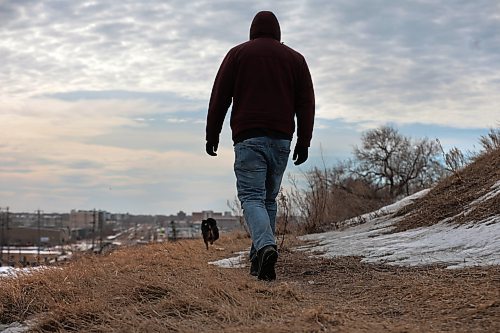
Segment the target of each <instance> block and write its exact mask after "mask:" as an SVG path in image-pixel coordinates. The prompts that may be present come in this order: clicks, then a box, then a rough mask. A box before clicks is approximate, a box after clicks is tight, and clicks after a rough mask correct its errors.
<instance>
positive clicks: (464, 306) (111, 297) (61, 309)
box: [0, 235, 500, 332]
mask: <svg viewBox="0 0 500 333" xmlns="http://www.w3.org/2000/svg"><path fill="white" fill-rule="evenodd" d="M248 246H249V240H248V239H247V238H245V237H237V236H234V235H231V236H223V237H222V238H221V239H220V240H219V241H218V242H217V247H222V248H224V249H223V250H216V248H214V247H212V248H211V249H210V251H206V250H205V249H204V244H203V242H202V241H201V240H193V241H180V242H177V243H163V244H155V245H147V246H141V247H133V248H125V249H122V250H119V251H116V252H114V253H111V254H109V255H106V256H98V257H84V258H80V259H79V260H77V261H75V262H72V263H69V264H68V265H66V266H61V267H58V268H54V269H50V270H44V271H40V272H37V273H33V274H31V275H25V276H22V277H19V278H13V279H0V300H1V303H0V321H1V322H2V323H10V322H13V321H15V320H18V321H24V320H27V319H34V322H36V324H35V325H34V326H33V327H32V331H33V332H216V331H217V332H322V331H328V332H423V331H425V332H441V331H452V332H495V331H498V330H500V322H499V318H500V294H499V292H500V289H499V286H500V269H499V268H498V267H492V268H474V269H467V270H454V271H451V270H444V269H441V268H439V267H427V268H421V269H409V268H396V267H389V266H383V265H367V264H362V263H360V260H359V258H343V259H335V260H324V259H318V258H316V259H315V258H308V257H306V256H305V255H304V254H302V253H297V252H290V251H283V252H282V253H281V255H280V261H279V262H278V266H277V272H278V280H277V281H276V282H273V283H268V282H261V281H258V280H256V279H255V278H254V277H252V276H250V275H249V274H248V268H239V269H224V268H220V267H216V266H212V265H207V262H208V261H212V260H217V259H221V258H226V257H229V256H232V253H233V252H234V251H239V250H241V249H244V248H247V247H248Z"/></svg>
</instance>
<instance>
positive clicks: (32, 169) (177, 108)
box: [0, 0, 500, 214]
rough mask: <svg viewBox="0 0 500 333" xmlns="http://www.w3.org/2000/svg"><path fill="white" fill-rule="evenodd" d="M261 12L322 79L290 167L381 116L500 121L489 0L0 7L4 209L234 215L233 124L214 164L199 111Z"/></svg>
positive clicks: (447, 123) (329, 151) (424, 129)
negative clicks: (301, 147) (312, 119)
mask: <svg viewBox="0 0 500 333" xmlns="http://www.w3.org/2000/svg"><path fill="white" fill-rule="evenodd" d="M260 10H271V11H273V12H274V13H275V14H276V16H277V17H278V20H279V21H280V24H281V30H282V41H283V42H284V43H285V44H287V45H288V46H290V47H292V48H294V49H296V50H297V51H299V52H301V53H302V54H303V55H304V56H305V57H306V59H307V62H308V64H309V67H310V70H311V74H312V77H313V81H314V85H315V92H316V102H317V110H316V111H317V113H316V114H317V117H316V123H315V131H314V134H313V141H312V143H311V149H310V154H311V158H310V160H309V161H308V162H307V163H305V164H304V165H302V166H300V167H299V168H297V167H295V166H293V164H292V163H289V167H288V171H287V172H292V173H297V172H302V171H306V170H307V169H309V168H311V167H313V166H314V165H320V164H322V161H321V158H320V155H321V151H322V154H323V159H324V160H325V161H326V163H334V162H335V161H336V160H342V159H345V158H347V157H349V155H350V153H351V151H352V147H353V145H355V144H357V143H358V142H359V141H358V140H359V137H360V133H361V132H362V131H364V130H367V129H370V128H375V127H377V126H380V125H382V124H392V125H394V126H395V127H397V128H398V129H399V130H400V132H402V133H403V134H405V135H409V136H412V137H414V138H420V137H424V136H427V137H429V138H439V139H440V140H441V142H442V143H443V144H444V145H445V148H449V147H452V146H457V147H459V148H462V149H473V148H474V146H477V139H478V137H479V136H480V135H483V134H486V133H487V132H488V129H489V128H490V127H497V126H498V124H499V123H500V93H499V92H500V2H499V1H497V0H475V1H468V0H467V1H465V0H464V1H458V0H456V1H452V0H449V1H439V0H420V1H396V0H393V1H389V0H364V1H356V0H335V1H331V0H319V1H305V0H295V1H293V0H291V1H217V0H210V1H209V0H195V1H185V0H182V1H180V0H179V1H177V0H173V1H155V0H151V1H139V0H120V1H118V0H114V1H113V0H110V1H70V0H67V1H63V0H57V1H35V0H33V1H31V0H10V1H9V0H0V64H1V65H0V207H2V208H5V207H6V206H9V207H10V209H11V210H13V211H34V210H35V209H42V210H44V211H45V212H53V211H56V212H68V211H69V210H71V209H93V208H96V209H103V210H107V211H111V212H130V213H151V214H170V213H176V212H177V211H179V210H184V211H186V212H187V213H191V212H192V211H200V210H215V211H224V210H228V208H227V204H226V201H227V200H233V199H234V197H235V194H236V191H235V179H234V173H233V169H232V165H233V158H234V153H233V150H232V142H231V140H230V136H231V135H230V130H229V128H228V122H229V121H228V119H226V124H225V127H224V129H223V132H222V135H221V140H222V141H221V145H220V148H219V154H218V156H217V157H216V158H213V157H209V156H208V155H206V154H205V151H204V145H205V141H204V139H205V119H206V110H207V105H208V99H209V96H210V90H211V86H212V83H213V80H214V77H215V74H216V72H217V70H218V67H219V64H220V62H221V60H222V58H223V57H224V55H225V54H226V52H227V51H228V50H229V49H230V48H231V47H233V46H234V45H236V44H239V43H242V42H244V41H246V40H247V39H248V33H249V27H250V23H251V21H252V18H253V16H254V15H255V14H256V13H257V12H258V11H260ZM293 144H294V143H292V145H293ZM285 178H286V177H285ZM284 185H286V179H285V182H284Z"/></svg>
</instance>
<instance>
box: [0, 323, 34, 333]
mask: <svg viewBox="0 0 500 333" xmlns="http://www.w3.org/2000/svg"><path fill="white" fill-rule="evenodd" d="M29 329H30V327H29V326H27V325H23V324H21V323H19V322H17V321H15V322H13V323H11V324H10V325H2V324H0V333H23V332H27V331H28V330H29Z"/></svg>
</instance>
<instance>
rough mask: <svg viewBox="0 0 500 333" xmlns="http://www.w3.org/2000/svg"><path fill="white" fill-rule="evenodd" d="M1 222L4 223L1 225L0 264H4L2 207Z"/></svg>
mask: <svg viewBox="0 0 500 333" xmlns="http://www.w3.org/2000/svg"><path fill="white" fill-rule="evenodd" d="M0 222H1V223H2V224H1V225H0V266H2V261H3V225H4V222H3V214H2V208H1V207H0Z"/></svg>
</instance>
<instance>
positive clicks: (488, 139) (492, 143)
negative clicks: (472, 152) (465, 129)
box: [479, 128, 500, 153]
mask: <svg viewBox="0 0 500 333" xmlns="http://www.w3.org/2000/svg"><path fill="white" fill-rule="evenodd" d="M479 143H480V144H481V146H482V147H483V150H484V151H485V152H487V153H489V152H491V151H494V150H497V149H499V148H500V128H490V131H489V133H488V134H486V135H482V136H481V137H480V138H479Z"/></svg>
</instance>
